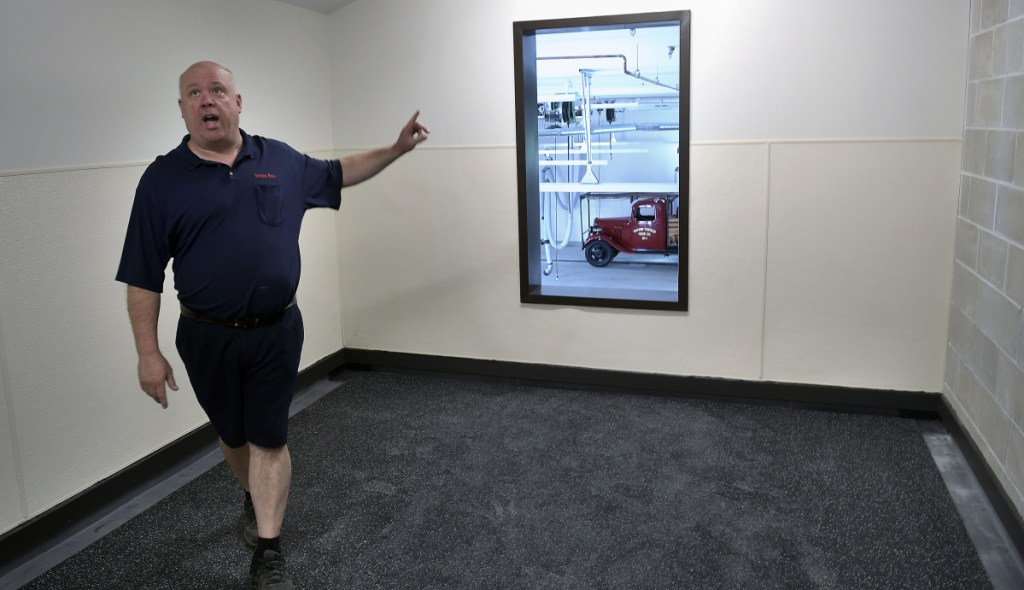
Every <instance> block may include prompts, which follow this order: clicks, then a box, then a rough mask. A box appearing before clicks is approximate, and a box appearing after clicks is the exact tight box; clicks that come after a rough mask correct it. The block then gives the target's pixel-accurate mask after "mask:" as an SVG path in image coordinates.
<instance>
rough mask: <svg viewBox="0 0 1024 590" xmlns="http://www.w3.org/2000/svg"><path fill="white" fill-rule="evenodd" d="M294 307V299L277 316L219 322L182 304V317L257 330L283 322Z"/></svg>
mask: <svg viewBox="0 0 1024 590" xmlns="http://www.w3.org/2000/svg"><path fill="white" fill-rule="evenodd" d="M294 306H295V300H294V299H292V302H291V303H289V304H288V307H285V308H284V309H282V310H281V311H279V312H277V313H275V314H272V315H265V316H262V317H255V318H238V319H234V320H219V319H217V318H211V317H210V316H208V315H203V314H201V313H199V312H197V311H194V310H191V309H189V308H187V307H185V305H184V304H182V305H181V315H183V316H185V317H187V318H188V319H190V320H196V321H199V322H205V323H207V324H216V325H218V326H225V327H228V328H239V329H248V328H256V327H259V326H270V325H273V324H276V323H277V322H280V321H281V318H283V317H284V312H286V311H288V309H289V308H292V307H294Z"/></svg>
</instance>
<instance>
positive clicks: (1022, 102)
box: [1002, 41, 1024, 131]
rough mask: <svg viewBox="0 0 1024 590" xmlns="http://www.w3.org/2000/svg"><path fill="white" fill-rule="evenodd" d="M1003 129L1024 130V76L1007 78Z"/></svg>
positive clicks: (1004, 95)
mask: <svg viewBox="0 0 1024 590" xmlns="http://www.w3.org/2000/svg"><path fill="white" fill-rule="evenodd" d="M1021 42H1022V43H1024V41H1021ZM1002 127H1003V128H1004V129H1013V130H1015V131H1020V130H1021V129H1024V76H1022V75H1020V74H1018V75H1016V76H1011V77H1009V78H1006V89H1005V90H1004V91H1003V124H1002Z"/></svg>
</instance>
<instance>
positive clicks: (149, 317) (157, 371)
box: [128, 285, 178, 408]
mask: <svg viewBox="0 0 1024 590" xmlns="http://www.w3.org/2000/svg"><path fill="white" fill-rule="evenodd" d="M159 317H160V294H159V293H155V292H153V291H149V290H147V289H142V288H139V287H133V286H132V285H128V319H129V320H131V323H132V333H133V334H134V335H135V350H136V351H137V352H138V353H139V386H140V387H142V391H145V392H146V395H148V396H149V397H151V398H153V400H154V401H156V402H157V403H158V404H160V405H161V406H163V407H164V408H166V407H167V389H166V387H165V383H166V385H167V386H169V387H170V388H171V389H173V390H174V391H178V384H177V383H175V382H174V373H173V371H172V370H171V365H170V363H168V362H167V359H166V358H164V355H163V354H162V353H161V352H160V344H159V343H158V342H157V320H158V319H159Z"/></svg>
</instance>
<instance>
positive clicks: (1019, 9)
mask: <svg viewBox="0 0 1024 590" xmlns="http://www.w3.org/2000/svg"><path fill="white" fill-rule="evenodd" d="M972 4H974V2H972ZM979 4H980V3H979ZM1021 15H1024V0H1010V13H1009V14H1008V15H1006V16H1007V18H1011V19H1012V18H1017V17H1018V16H1021Z"/></svg>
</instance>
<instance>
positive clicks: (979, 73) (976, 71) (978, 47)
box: [967, 31, 992, 80]
mask: <svg viewBox="0 0 1024 590" xmlns="http://www.w3.org/2000/svg"><path fill="white" fill-rule="evenodd" d="M991 77H992V32H991V31H988V32H985V33H981V34H978V35H975V36H974V37H972V38H971V58H970V63H969V64H968V66H967V79H968V80H984V79H986V78H991Z"/></svg>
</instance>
